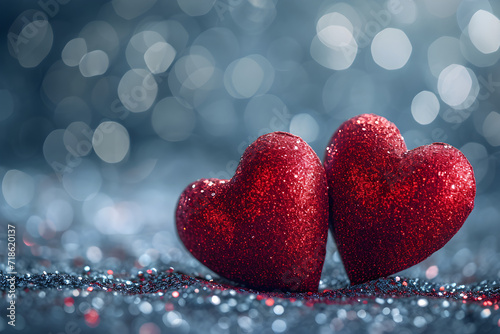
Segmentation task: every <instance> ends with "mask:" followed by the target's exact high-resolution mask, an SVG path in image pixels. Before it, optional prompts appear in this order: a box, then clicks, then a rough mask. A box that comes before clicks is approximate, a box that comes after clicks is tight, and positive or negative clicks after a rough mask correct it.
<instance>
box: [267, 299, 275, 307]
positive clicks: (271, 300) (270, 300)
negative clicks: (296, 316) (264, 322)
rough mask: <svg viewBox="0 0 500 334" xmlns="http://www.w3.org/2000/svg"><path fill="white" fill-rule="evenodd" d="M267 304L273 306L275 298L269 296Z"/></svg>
mask: <svg viewBox="0 0 500 334" xmlns="http://www.w3.org/2000/svg"><path fill="white" fill-rule="evenodd" d="M266 305H267V306H273V305H274V299H272V298H267V299H266Z"/></svg>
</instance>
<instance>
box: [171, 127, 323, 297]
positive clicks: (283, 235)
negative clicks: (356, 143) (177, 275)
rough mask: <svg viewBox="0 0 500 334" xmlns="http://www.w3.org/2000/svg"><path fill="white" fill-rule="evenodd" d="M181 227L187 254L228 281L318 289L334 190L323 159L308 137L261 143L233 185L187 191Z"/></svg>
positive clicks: (204, 183) (210, 182) (267, 138)
mask: <svg viewBox="0 0 500 334" xmlns="http://www.w3.org/2000/svg"><path fill="white" fill-rule="evenodd" d="M176 221H177V231H178V233H179V237H180V239H181V240H182V242H183V243H184V245H185V246H186V248H187V249H188V250H189V251H190V252H191V254H193V255H194V257H196V258H197V259H198V260H199V261H200V262H201V263H203V264H204V265H205V266H207V267H208V268H210V269H211V270H213V271H214V272H216V273H217V274H219V275H221V276H224V277H226V278H228V279H230V280H232V281H235V282H239V283H242V284H244V285H246V286H248V287H251V288H256V289H262V290H285V291H297V292H300V291H317V290H318V284H319V280H320V276H321V271H322V268H323V262H324V258H325V252H326V240H327V235H328V190H327V185H326V175H325V171H324V168H323V166H322V165H321V161H320V160H319V158H318V156H317V155H316V153H315V152H314V151H313V150H312V149H311V147H310V146H309V145H308V144H307V143H306V142H304V141H303V140H302V139H301V138H300V137H297V136H294V135H292V134H289V133H285V132H273V133H269V134H266V135H263V136H261V137H259V138H258V139H257V140H256V141H255V142H254V143H253V144H252V145H250V146H249V147H248V148H247V149H246V151H245V152H244V154H243V156H242V157H241V160H240V163H239V165H238V168H237V170H236V173H235V175H234V176H233V178H232V179H231V180H219V179H201V180H198V181H196V182H194V183H192V184H190V185H189V186H188V187H187V188H186V189H185V190H184V192H183V193H182V195H181V197H180V199H179V203H178V206H177V212H176Z"/></svg>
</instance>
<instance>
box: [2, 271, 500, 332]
mask: <svg viewBox="0 0 500 334" xmlns="http://www.w3.org/2000/svg"><path fill="white" fill-rule="evenodd" d="M8 277H9V276H8V275H5V274H1V276H0V288H1V290H2V291H3V292H4V293H3V295H5V291H7V290H8V282H7V278H8ZM16 282H17V289H18V300H17V315H18V318H17V329H22V331H23V332H27V333H28V332H33V331H34V330H35V329H36V331H37V332H40V333H45V332H47V333H48V332H50V331H52V332H53V333H59V332H63V333H91V332H92V333H96V332H98V333H141V334H146V333H162V332H168V333H208V332H209V333H233V332H234V333H240V332H242V333H282V332H291V333H301V332H304V331H305V330H308V331H311V329H312V332H314V333H328V332H332V331H336V332H340V333H358V332H370V333H402V332H405V331H407V332H411V333H420V332H427V331H430V330H433V329H437V328H440V329H441V331H442V332H443V333H489V332H495V331H500V311H499V304H500V282H498V281H483V282H480V283H475V284H469V285H457V284H455V283H454V284H440V283H435V282H432V283H430V282H426V281H425V280H419V279H411V278H405V277H399V276H393V277H389V278H384V279H378V280H375V281H371V282H369V283H366V284H360V285H356V286H352V287H350V286H349V285H348V284H347V281H342V280H340V281H339V280H329V281H322V284H321V288H320V292H318V293H282V292H267V293H261V292H259V291H255V290H250V289H246V288H241V287H235V286H233V285H231V284H230V283H229V282H226V281H224V280H221V279H213V278H212V277H210V276H205V277H194V276H190V275H186V274H183V273H181V272H179V271H175V270H174V269H173V268H168V269H166V270H165V269H162V270H159V269H155V268H151V269H147V270H144V271H139V272H138V273H137V274H134V275H127V274H123V273H122V274H120V275H116V274H115V273H113V271H111V270H108V271H94V270H92V269H90V268H88V267H87V268H81V272H79V273H60V272H53V273H48V272H42V273H39V274H24V275H18V276H17V277H16ZM47 317H50V318H51V322H50V323H49V322H47V321H45V320H46V319H47ZM445 324H447V325H446V326H445ZM5 326H6V325H4V327H5ZM9 327H10V326H9ZM4 330H7V332H8V330H10V328H4ZM16 332H17V331H16Z"/></svg>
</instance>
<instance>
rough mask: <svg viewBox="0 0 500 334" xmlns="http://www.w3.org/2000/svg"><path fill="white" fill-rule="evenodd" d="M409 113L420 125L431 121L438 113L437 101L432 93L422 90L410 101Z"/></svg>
mask: <svg viewBox="0 0 500 334" xmlns="http://www.w3.org/2000/svg"><path fill="white" fill-rule="evenodd" d="M411 114H412V115H413V118H414V119H415V121H417V122H418V123H420V124H422V125H426V124H430V123H432V122H433V121H434V120H435V119H436V117H437V115H438V114H439V101H438V99H437V97H436V95H434V93H432V92H429V91H422V92H420V93H418V94H417V95H415V97H414V98H413V100H412V102H411Z"/></svg>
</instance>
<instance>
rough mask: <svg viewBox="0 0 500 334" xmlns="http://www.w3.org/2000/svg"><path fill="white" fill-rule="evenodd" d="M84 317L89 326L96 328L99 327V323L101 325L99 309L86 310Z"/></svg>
mask: <svg viewBox="0 0 500 334" xmlns="http://www.w3.org/2000/svg"><path fill="white" fill-rule="evenodd" d="M84 317H85V322H86V323H87V326H89V327H92V328H94V327H97V325H99V313H97V311H96V310H94V309H93V308H91V309H90V310H88V311H87V312H85V315H84Z"/></svg>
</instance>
